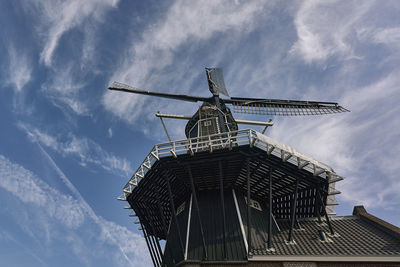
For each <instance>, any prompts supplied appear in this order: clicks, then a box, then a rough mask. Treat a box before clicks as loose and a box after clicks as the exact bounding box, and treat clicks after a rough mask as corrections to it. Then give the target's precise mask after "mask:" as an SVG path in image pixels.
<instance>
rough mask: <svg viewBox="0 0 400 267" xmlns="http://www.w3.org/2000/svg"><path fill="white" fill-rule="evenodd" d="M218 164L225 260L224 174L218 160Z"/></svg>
mask: <svg viewBox="0 0 400 267" xmlns="http://www.w3.org/2000/svg"><path fill="white" fill-rule="evenodd" d="M218 166H219V188H220V189H219V192H220V197H221V208H222V229H223V230H222V231H223V233H222V237H223V242H224V259H225V260H226V218H225V200H224V175H223V172H222V162H221V161H219V162H218Z"/></svg>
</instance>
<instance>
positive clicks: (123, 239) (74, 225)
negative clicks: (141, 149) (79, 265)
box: [0, 149, 149, 266]
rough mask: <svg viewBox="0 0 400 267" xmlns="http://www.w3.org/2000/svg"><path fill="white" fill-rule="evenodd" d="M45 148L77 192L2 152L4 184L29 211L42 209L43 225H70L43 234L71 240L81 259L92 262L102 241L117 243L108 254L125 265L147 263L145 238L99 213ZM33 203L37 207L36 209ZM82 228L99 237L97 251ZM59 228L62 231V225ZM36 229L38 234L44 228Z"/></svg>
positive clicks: (0, 171)
mask: <svg viewBox="0 0 400 267" xmlns="http://www.w3.org/2000/svg"><path fill="white" fill-rule="evenodd" d="M42 152H43V153H44V155H45V157H47V159H48V160H49V161H50V164H51V165H52V166H53V167H54V168H55V170H56V172H57V173H58V175H59V176H60V179H61V180H62V181H63V182H64V183H65V184H66V185H67V187H68V188H69V189H70V190H71V192H72V193H73V196H71V195H68V194H65V193H62V192H60V191H58V190H57V189H55V188H53V187H50V186H49V185H48V184H46V183H45V182H43V181H42V180H41V179H40V178H39V177H37V176H36V175H35V174H34V173H32V172H31V171H29V170H27V169H25V168H24V167H22V166H21V165H19V164H16V163H13V162H11V161H10V160H8V159H7V158H6V157H4V156H3V155H0V176H1V177H2V179H1V180H0V188H2V189H4V190H6V191H8V192H9V193H11V194H13V195H14V196H15V197H16V198H17V199H18V200H19V201H22V202H23V203H26V204H27V205H30V206H29V208H28V210H29V211H28V212H31V213H32V215H33V214H36V213H37V212H39V214H40V216H42V219H41V220H42V221H41V224H43V225H42V227H44V228H45V229H46V228H48V227H49V226H48V225H47V224H50V225H51V226H54V223H53V222H52V221H51V220H56V221H57V222H58V223H59V224H61V225H63V226H64V227H65V229H67V230H68V229H69V230H68V231H67V235H65V236H64V235H61V236H60V235H57V234H54V232H53V229H52V228H50V229H47V231H49V232H50V233H42V235H49V236H48V237H45V238H49V239H50V240H51V239H53V238H59V239H61V240H62V241H63V242H65V243H70V244H71V248H72V250H73V252H74V253H75V254H76V256H77V257H80V260H81V261H82V262H84V263H85V264H88V265H90V262H91V261H92V260H95V259H94V258H93V257H92V256H94V257H95V256H96V251H95V250H96V249H98V247H100V248H101V247H102V246H103V245H102V243H106V244H109V245H111V246H113V247H117V251H118V253H110V252H113V251H112V250H111V251H110V250H108V251H107V253H109V254H108V255H109V256H108V258H109V257H110V256H112V257H113V262H114V264H118V265H124V264H126V262H128V263H129V264H130V265H131V266H138V265H141V264H145V265H147V264H148V263H149V262H148V261H149V259H148V257H147V253H146V247H145V243H144V240H143V238H142V237H140V236H139V235H138V234H136V233H133V232H131V231H130V230H128V229H127V228H126V227H123V226H120V225H118V224H116V223H114V222H111V221H107V220H105V219H103V218H101V217H99V216H97V215H96V213H95V212H94V211H93V210H92V208H91V207H90V206H89V205H88V203H87V202H86V201H85V200H84V199H83V197H82V196H81V195H80V193H79V191H78V190H77V189H76V188H75V187H74V186H73V185H72V183H71V182H70V181H69V179H68V178H67V177H66V176H65V174H64V173H63V172H62V171H61V170H60V169H59V168H58V166H57V165H56V164H55V162H54V161H53V160H52V159H51V157H50V156H49V155H48V154H47V152H46V151H45V150H43V149H42ZM32 207H33V208H34V209H33V210H32ZM90 221H92V222H94V223H95V224H96V225H97V227H98V228H93V226H91V225H90ZM26 227H28V228H30V227H36V226H35V225H32V226H26ZM70 230H71V231H70ZM81 230H84V233H88V231H89V232H91V233H92V234H91V236H92V238H93V237H95V239H96V240H97V242H96V244H97V245H95V247H96V249H95V250H94V251H92V252H90V249H88V247H87V244H88V243H89V242H91V241H88V240H85V239H82V238H81V237H80V236H79V234H77V232H79V231H81ZM55 231H60V229H57V230H55ZM35 233H36V234H38V233H40V232H35ZM92 238H91V239H92ZM49 244H51V243H49ZM42 245H43V244H42ZM103 249H104V248H103ZM121 254H122V255H121ZM121 256H122V257H121Z"/></svg>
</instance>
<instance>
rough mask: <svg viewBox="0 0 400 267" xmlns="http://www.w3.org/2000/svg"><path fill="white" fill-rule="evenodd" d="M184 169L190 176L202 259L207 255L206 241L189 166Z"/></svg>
mask: <svg viewBox="0 0 400 267" xmlns="http://www.w3.org/2000/svg"><path fill="white" fill-rule="evenodd" d="M186 169H187V172H188V174H189V178H190V187H191V188H192V196H193V202H194V208H195V210H196V214H197V219H198V220H199V226H200V233H201V240H202V243H203V259H207V258H208V255H207V248H206V241H205V239H204V231H203V224H202V223H201V216H200V209H199V203H198V201H197V194H196V188H195V186H194V182H193V175H192V169H191V168H190V166H187V168H186Z"/></svg>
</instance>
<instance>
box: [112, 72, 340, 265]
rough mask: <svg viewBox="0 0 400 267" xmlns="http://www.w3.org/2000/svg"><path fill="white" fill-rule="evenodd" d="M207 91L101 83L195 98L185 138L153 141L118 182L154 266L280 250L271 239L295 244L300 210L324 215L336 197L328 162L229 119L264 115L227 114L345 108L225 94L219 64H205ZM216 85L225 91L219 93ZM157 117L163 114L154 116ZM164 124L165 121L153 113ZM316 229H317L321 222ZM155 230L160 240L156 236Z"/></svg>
mask: <svg viewBox="0 0 400 267" xmlns="http://www.w3.org/2000/svg"><path fill="white" fill-rule="evenodd" d="M206 75H207V80H208V86H209V89H210V92H211V93H212V96H210V97H199V96H190V95H183V94H169V93H160V92H152V91H145V90H140V89H137V88H134V87H131V86H128V85H125V84H122V83H118V82H113V83H112V84H111V85H110V87H109V88H108V89H110V90H117V91H123V92H129V93H135V94H143V95H150V96H157V97H163V98H169V99H175V100H181V101H189V102H202V105H201V106H200V107H199V109H198V110H197V111H196V113H195V114H194V115H193V116H183V115H173V114H160V113H157V114H156V115H157V116H158V117H160V118H161V121H162V118H163V117H166V118H175V119H187V120H188V123H187V125H186V127H185V134H186V137H187V139H185V140H179V141H172V140H171V139H170V137H169V135H168V133H167V135H168V139H169V142H167V143H163V144H157V145H155V146H154V147H153V149H152V150H151V151H150V153H149V154H148V155H147V156H146V157H145V159H144V160H143V162H142V164H141V165H140V166H139V168H138V169H137V171H136V172H135V173H134V174H133V175H132V177H131V178H130V180H129V182H128V183H127V184H126V185H125V186H124V189H123V195H122V196H121V197H119V200H123V201H127V202H128V203H129V206H126V209H132V210H133V213H131V214H130V216H133V217H138V220H137V221H136V223H137V224H140V229H141V230H142V231H143V234H144V237H145V240H146V243H147V246H148V249H149V253H150V256H151V258H152V261H153V264H154V266H175V265H180V266H184V265H185V264H203V263H207V264H210V263H217V264H219V263H224V264H229V263H232V264H233V263H234V264H240V263H241V264H246V263H248V262H249V261H250V260H252V259H253V260H254V259H255V260H257V257H259V256H260V255H274V254H275V253H280V248H278V247H277V248H276V249H275V246H274V242H275V244H276V246H278V245H279V246H281V245H282V244H281V243H280V242H281V241H279V240H278V241H279V242H278V241H277V240H275V241H274V238H275V239H277V238H278V237H279V236H281V235H282V234H285V235H287V238H286V241H285V242H286V243H285V244H286V245H287V246H292V245H293V244H295V238H294V229H295V228H301V226H300V224H299V220H300V219H309V218H317V219H318V221H319V222H322V219H321V217H323V216H325V221H326V224H327V226H328V231H329V234H328V235H329V238H335V232H334V229H333V227H332V225H331V222H330V219H329V215H332V214H334V211H333V206H334V205H337V202H336V201H335V195H336V194H339V193H340V191H338V190H336V189H335V183H336V182H338V181H340V180H342V179H343V178H342V177H340V176H339V175H337V174H336V173H335V171H334V170H333V169H332V168H331V167H329V166H328V165H326V164H323V163H321V162H319V161H317V160H315V159H313V158H311V157H308V156H305V155H303V154H301V153H299V152H297V151H295V150H294V149H293V148H290V147H288V146H286V145H284V144H281V143H279V142H277V141H275V140H273V139H271V138H269V137H267V136H265V135H263V133H264V132H263V133H258V132H256V131H254V130H252V129H246V130H238V126H237V124H238V123H244V124H255V125H264V126H266V127H267V126H270V125H272V123H271V122H257V121H247V120H239V119H235V118H234V117H233V115H232V112H231V109H230V108H229V107H233V111H234V112H238V113H250V114H260V115H279V116H297V115H324V114H332V113H341V112H347V111H348V110H347V109H345V108H343V107H341V106H340V105H338V103H333V102H317V101H298V100H280V99H262V98H243V97H229V94H228V92H227V90H226V87H225V82H224V78H223V73H222V69H220V68H206ZM221 95H224V96H226V97H222V96H221ZM162 122H163V121H162ZM163 126H164V129H165V125H164V123H163ZM322 228H323V227H322V226H320V227H319V228H318V229H317V230H318V231H319V233H320V235H321V236H325V232H324V231H326V229H322ZM161 240H165V241H166V243H165V247H164V249H162V248H161V245H160V241H161Z"/></svg>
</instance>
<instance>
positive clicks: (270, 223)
mask: <svg viewBox="0 0 400 267" xmlns="http://www.w3.org/2000/svg"><path fill="white" fill-rule="evenodd" d="M272 172H273V170H272V168H270V169H269V172H268V176H269V177H268V178H269V188H268V191H269V194H268V195H269V196H268V199H269V201H268V241H267V248H268V249H271V248H272Z"/></svg>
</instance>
